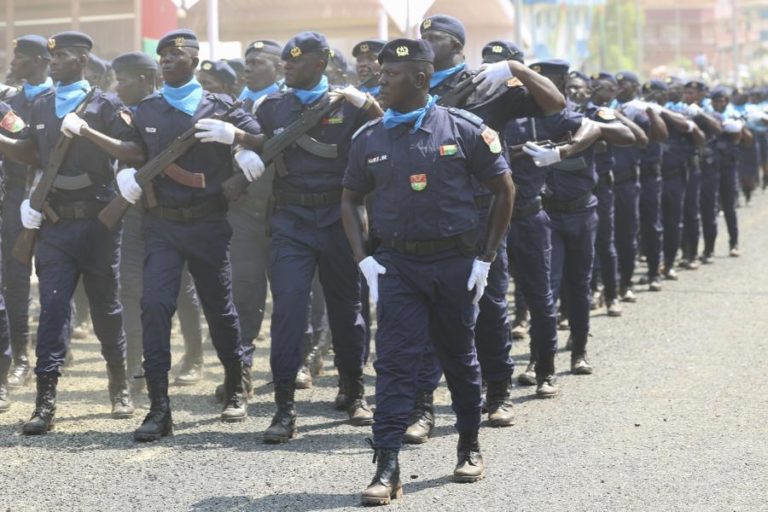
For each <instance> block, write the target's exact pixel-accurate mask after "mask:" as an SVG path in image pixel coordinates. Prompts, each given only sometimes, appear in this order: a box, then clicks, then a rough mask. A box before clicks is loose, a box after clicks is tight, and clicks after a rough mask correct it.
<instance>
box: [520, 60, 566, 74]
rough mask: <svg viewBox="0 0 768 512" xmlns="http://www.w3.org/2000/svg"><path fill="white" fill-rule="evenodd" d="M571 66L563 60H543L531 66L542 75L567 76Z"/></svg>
mask: <svg viewBox="0 0 768 512" xmlns="http://www.w3.org/2000/svg"><path fill="white" fill-rule="evenodd" d="M570 67H571V65H570V64H569V63H568V62H567V61H564V60H561V59H551V60H542V61H539V62H537V63H536V64H533V65H531V66H530V68H531V69H532V70H533V71H535V72H537V73H539V74H540V75H567V74H568V69H569V68H570Z"/></svg>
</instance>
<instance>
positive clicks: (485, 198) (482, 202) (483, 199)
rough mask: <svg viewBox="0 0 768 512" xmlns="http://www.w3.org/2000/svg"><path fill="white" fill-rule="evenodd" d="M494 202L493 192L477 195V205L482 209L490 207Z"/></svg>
mask: <svg viewBox="0 0 768 512" xmlns="http://www.w3.org/2000/svg"><path fill="white" fill-rule="evenodd" d="M492 202H493V194H485V195H482V196H475V205H476V206H477V207H478V208H480V209H482V208H489V207H490V206H491V203H492Z"/></svg>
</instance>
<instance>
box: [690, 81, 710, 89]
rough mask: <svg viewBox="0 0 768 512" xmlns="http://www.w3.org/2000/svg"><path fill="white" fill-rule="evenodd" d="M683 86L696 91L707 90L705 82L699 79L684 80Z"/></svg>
mask: <svg viewBox="0 0 768 512" xmlns="http://www.w3.org/2000/svg"><path fill="white" fill-rule="evenodd" d="M685 87H686V88H690V89H696V90H697V91H707V90H709V87H707V84H705V83H704V82H702V81H701V80H689V81H688V82H686V84H685Z"/></svg>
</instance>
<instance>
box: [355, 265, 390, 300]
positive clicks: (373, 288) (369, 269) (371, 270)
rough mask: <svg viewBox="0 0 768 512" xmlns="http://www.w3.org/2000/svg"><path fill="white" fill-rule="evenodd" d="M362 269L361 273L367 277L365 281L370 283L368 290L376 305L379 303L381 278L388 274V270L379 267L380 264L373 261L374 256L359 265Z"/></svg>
mask: <svg viewBox="0 0 768 512" xmlns="http://www.w3.org/2000/svg"><path fill="white" fill-rule="evenodd" d="M357 266H359V267H360V271H361V272H362V273H363V276H365V281H366V282H367V283H368V290H369V291H370V293H369V297H370V299H371V302H372V303H373V304H374V305H376V304H377V303H378V302H379V276H380V275H381V274H386V273H387V269H386V268H384V267H382V266H381V265H379V262H378V261H376V260H375V259H373V256H368V257H367V258H364V259H362V260H360V263H358V264H357Z"/></svg>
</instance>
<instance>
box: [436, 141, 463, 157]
mask: <svg viewBox="0 0 768 512" xmlns="http://www.w3.org/2000/svg"><path fill="white" fill-rule="evenodd" d="M458 151H459V148H458V146H456V144H445V145H443V146H440V156H453V155H455V154H456V153H457V152H458Z"/></svg>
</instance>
